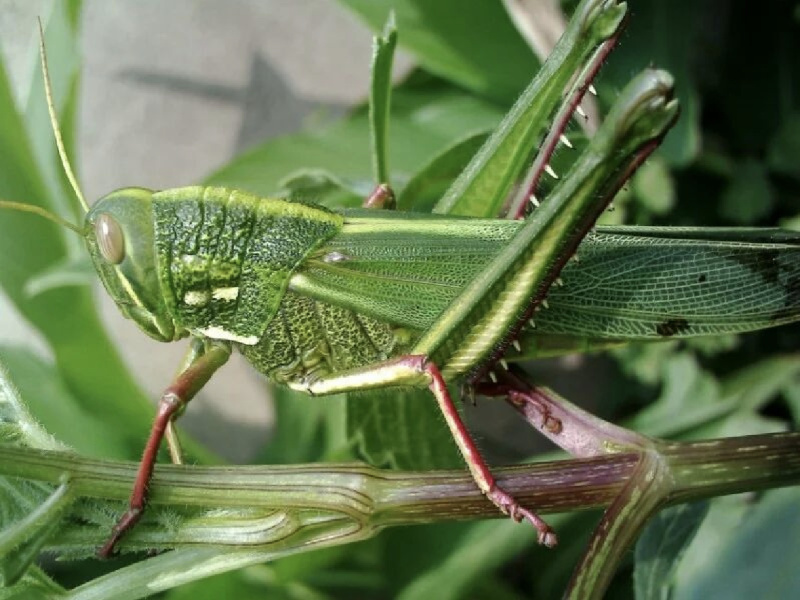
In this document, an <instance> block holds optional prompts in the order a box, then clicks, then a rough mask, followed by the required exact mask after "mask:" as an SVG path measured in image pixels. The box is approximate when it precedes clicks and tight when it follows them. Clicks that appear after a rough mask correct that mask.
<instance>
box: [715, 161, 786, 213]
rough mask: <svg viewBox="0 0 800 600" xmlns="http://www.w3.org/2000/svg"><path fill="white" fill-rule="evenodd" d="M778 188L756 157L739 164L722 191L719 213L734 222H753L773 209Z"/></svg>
mask: <svg viewBox="0 0 800 600" xmlns="http://www.w3.org/2000/svg"><path fill="white" fill-rule="evenodd" d="M774 203H775V190H774V188H773V186H772V183H771V182H770V180H769V177H768V175H767V171H766V168H765V167H764V165H763V164H762V163H761V162H759V161H757V160H754V159H749V160H745V161H743V162H742V163H740V164H738V165H737V166H736V168H735V169H734V172H733V177H732V178H731V179H730V182H729V183H728V186H727V188H726V189H725V191H724V193H723V194H722V198H721V204H720V214H721V215H722V216H723V217H725V218H726V219H729V220H731V221H733V222H735V223H740V224H746V223H754V222H756V221H758V220H760V219H762V218H764V217H765V216H767V215H768V214H769V213H770V211H771V210H772V207H773V204H774Z"/></svg>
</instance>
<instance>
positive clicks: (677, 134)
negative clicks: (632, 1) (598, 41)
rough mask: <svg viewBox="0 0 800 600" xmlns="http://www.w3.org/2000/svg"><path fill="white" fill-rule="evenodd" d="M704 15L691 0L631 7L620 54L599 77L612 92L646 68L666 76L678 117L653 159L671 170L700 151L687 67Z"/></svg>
mask: <svg viewBox="0 0 800 600" xmlns="http://www.w3.org/2000/svg"><path fill="white" fill-rule="evenodd" d="M704 9H705V5H704V4H703V3H701V2H693V1H692V0H677V1H673V2H638V3H636V5H635V8H634V9H632V12H633V15H632V23H631V26H630V27H628V29H627V30H626V32H625V35H624V41H623V42H622V43H621V44H620V46H621V49H620V51H619V52H617V53H614V54H612V56H611V58H610V59H609V61H608V64H607V65H606V66H605V67H604V68H603V73H602V75H603V78H602V82H601V85H603V86H605V85H608V84H609V82H613V85H614V86H615V87H616V88H617V89H621V88H622V86H623V85H624V83H625V82H627V81H628V80H629V79H630V76H631V73H636V72H638V71H640V70H641V69H643V68H645V67H647V66H649V65H655V66H657V67H658V68H661V69H664V70H666V71H669V72H670V74H672V76H673V77H674V78H675V92H676V97H677V98H678V100H679V102H680V105H681V116H680V118H679V119H678V122H677V123H676V125H675V127H673V128H672V130H671V131H670V133H669V135H668V136H667V137H666V139H665V140H664V142H663V144H662V145H661V148H660V149H659V154H660V155H661V156H663V157H664V158H665V159H666V161H667V162H668V163H669V164H670V165H673V166H679V165H686V164H688V163H690V162H691V161H692V160H694V158H695V156H696V155H697V153H698V151H699V149H700V109H701V106H700V94H699V93H698V90H697V84H696V82H695V75H694V73H693V67H694V64H695V62H696V60H695V56H694V52H695V48H696V46H695V43H694V42H695V41H696V40H698V39H700V38H701V37H702V34H703V33H705V32H704V30H703V28H702V23H704V22H705V21H704V19H703V17H704V12H703V11H704ZM677 32H680V33H677ZM687 40H691V42H688V41H687Z"/></svg>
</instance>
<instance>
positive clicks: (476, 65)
mask: <svg viewBox="0 0 800 600" xmlns="http://www.w3.org/2000/svg"><path fill="white" fill-rule="evenodd" d="M341 3H342V4H344V5H345V6H347V7H348V8H349V9H351V10H352V11H354V12H355V13H356V14H357V15H358V16H359V17H361V18H362V19H364V20H365V21H366V22H367V24H368V25H369V26H370V27H371V28H372V30H373V31H379V30H380V28H381V27H382V26H383V24H384V23H385V22H386V19H387V17H388V14H389V11H394V14H395V15H396V19H397V29H398V30H399V31H400V32H401V33H402V35H401V37H400V45H401V46H402V47H403V48H404V49H406V50H408V51H409V52H411V53H412V55H413V56H414V57H415V58H416V60H417V61H418V62H419V63H420V64H421V65H422V66H423V67H424V68H425V69H426V70H428V71H430V72H431V73H435V74H436V75H438V76H440V77H444V78H445V79H448V80H450V81H452V82H453V83H455V84H457V85H458V86H460V87H465V88H467V89H468V90H471V91H473V92H476V93H477V94H479V95H481V96H483V97H486V98H490V99H492V100H494V101H497V102H501V103H506V102H512V101H513V100H514V99H515V98H516V97H517V95H518V94H519V91H520V90H521V89H522V88H523V87H524V86H525V84H526V83H527V82H528V80H529V79H530V76H531V74H532V73H534V72H535V71H536V68H537V66H538V61H537V60H536V58H535V57H534V55H533V53H532V52H531V50H530V49H529V48H528V47H527V45H526V44H525V42H524V41H523V40H522V38H521V37H520V35H519V33H518V32H517V30H516V29H515V28H514V26H513V25H512V23H511V20H510V19H509V17H508V15H507V14H506V12H505V10H504V9H503V6H502V3H500V2H474V3H472V4H470V7H469V10H464V6H463V3H461V2H459V0H391V1H390V0H341ZM499 65H502V68H498V66H499Z"/></svg>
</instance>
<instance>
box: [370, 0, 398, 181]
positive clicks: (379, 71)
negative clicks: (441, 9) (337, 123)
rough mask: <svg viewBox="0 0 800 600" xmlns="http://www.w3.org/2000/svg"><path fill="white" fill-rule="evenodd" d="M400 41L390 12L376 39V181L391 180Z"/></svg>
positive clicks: (372, 125) (373, 111) (372, 124)
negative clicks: (394, 71)
mask: <svg viewBox="0 0 800 600" xmlns="http://www.w3.org/2000/svg"><path fill="white" fill-rule="evenodd" d="M396 45H397V28H396V27H395V23H394V13H391V12H390V13H389V16H388V18H387V19H386V24H385V25H384V26H383V31H382V32H381V34H380V35H376V36H375V37H374V38H373V41H372V69H371V71H372V83H371V86H370V92H369V120H370V131H371V134H372V135H371V138H372V161H373V163H372V174H373V177H374V179H375V183H389V173H390V171H389V165H388V157H387V153H386V146H387V143H388V132H389V114H390V113H389V109H390V106H391V96H392V61H393V59H394V48H395V46H396Z"/></svg>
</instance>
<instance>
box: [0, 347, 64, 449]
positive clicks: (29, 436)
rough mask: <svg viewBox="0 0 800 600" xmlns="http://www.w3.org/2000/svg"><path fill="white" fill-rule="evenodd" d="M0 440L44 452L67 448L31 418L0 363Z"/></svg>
mask: <svg viewBox="0 0 800 600" xmlns="http://www.w3.org/2000/svg"><path fill="white" fill-rule="evenodd" d="M0 440H2V442H3V443H4V444H15V445H16V444H19V445H22V446H30V447H31V448H42V449H45V450H66V449H67V447H66V446H65V445H64V444H62V443H61V442H59V441H58V440H56V439H55V438H54V437H53V436H52V435H50V434H49V433H48V432H47V431H46V430H45V429H44V428H43V427H42V426H41V424H40V423H39V422H38V421H36V419H34V418H33V416H32V415H31V413H30V412H29V411H28V409H27V407H26V406H25V404H24V403H23V402H22V398H21V397H20V394H19V392H18V391H17V388H16V387H14V385H13V384H12V383H11V377H10V376H9V374H8V371H7V370H6V367H5V365H4V364H3V363H2V362H0Z"/></svg>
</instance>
